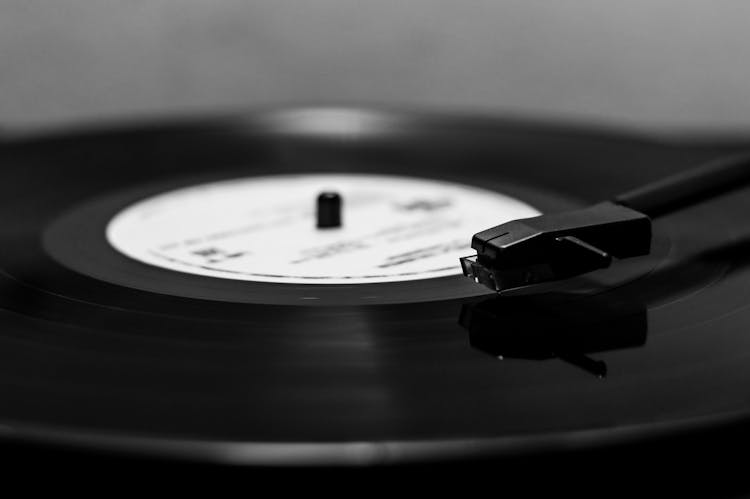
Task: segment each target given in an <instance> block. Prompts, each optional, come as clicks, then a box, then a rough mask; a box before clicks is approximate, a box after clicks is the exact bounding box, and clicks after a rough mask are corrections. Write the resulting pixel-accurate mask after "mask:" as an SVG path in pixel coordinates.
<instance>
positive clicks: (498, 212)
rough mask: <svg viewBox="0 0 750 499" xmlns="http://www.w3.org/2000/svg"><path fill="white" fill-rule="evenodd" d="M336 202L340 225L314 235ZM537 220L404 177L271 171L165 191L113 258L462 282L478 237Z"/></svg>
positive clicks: (498, 198)
mask: <svg viewBox="0 0 750 499" xmlns="http://www.w3.org/2000/svg"><path fill="white" fill-rule="evenodd" d="M324 191H334V192H337V193H339V194H340V195H341V197H342V200H343V203H342V226H341V227H339V228H329V229H318V228H317V227H316V199H317V197H318V194H320V193H321V192H324ZM538 214H539V212H538V211H537V210H536V209H534V208H533V207H531V206H529V205H528V204H526V203H523V202H521V201H519V200H517V199H514V198H512V197H509V196H507V195H504V194H500V193H497V192H493V191H489V190H485V189H480V188H476V187H471V186H467V185H463V184H457V183H451V182H442V181H436V180H428V179H421V178H414V177H401V176H388V175H359V174H351V175H349V174H347V175H345V174H312V175H276V176H267V177H249V178H240V179H234V180H226V181H220V182H213V183H207V184H201V185H196V186H193V187H188V188H183V189H178V190H174V191H170V192H166V193H163V194H160V195H157V196H154V197H151V198H148V199H145V200H142V201H139V202H137V203H135V204H133V205H131V206H129V207H127V208H126V209H124V210H122V211H121V212H120V213H118V214H117V215H116V216H115V217H114V218H113V219H112V220H111V221H110V223H109V225H108V226H107V233H106V236H107V240H108V241H109V243H110V244H111V245H112V246H113V247H114V248H116V249H117V250H118V251H120V252H121V253H124V254H125V255H127V256H129V257H131V258H134V259H135V260H139V261H141V262H144V263H147V264H150V265H155V266H157V267H161V268H164V269H170V270H175V271H178V272H187V273H190V274H196V275H201V276H210V277H218V278H224V279H239V280H245V281H260V282H273V283H292V284H353V283H381V282H397V281H411V280H417V279H430V278H435V277H444V276H451V275H456V274H461V266H460V264H459V260H458V259H459V257H462V256H466V255H469V254H472V253H473V250H472V249H471V237H472V235H473V234H475V233H476V232H479V231H481V230H484V229H487V228H489V227H492V226H494V225H498V224H501V223H504V222H506V221H509V220H512V219H516V218H527V217H532V216H536V215H538Z"/></svg>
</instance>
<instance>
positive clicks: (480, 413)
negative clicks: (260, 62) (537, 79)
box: [0, 108, 750, 480]
mask: <svg viewBox="0 0 750 499" xmlns="http://www.w3.org/2000/svg"><path fill="white" fill-rule="evenodd" d="M749 144H750V139H748V140H744V139H742V138H737V139H732V140H724V141H722V140H717V139H715V138H714V139H703V140H701V139H700V138H699V137H698V138H697V137H691V138H690V139H689V140H688V139H680V138H679V137H674V136H671V137H666V136H648V135H642V134H638V133H635V132H631V131H625V130H615V129H603V128H601V127H594V126H592V127H586V126H581V125H572V124H569V123H545V122H536V121H523V120H507V119H503V118H500V117H493V116H476V115H458V114H437V113H423V112H403V111H387V110H374V109H359V108H293V109H280V110H272V111H258V112H254V113H247V114H242V115H236V116H221V117H208V118H207V117H201V118H200V119H198V118H196V119H181V120H162V121H144V122H130V123H112V124H109V125H103V124H98V125H96V126H91V127H79V128H76V129H60V130H53V131H48V132H45V133H37V134H28V135H17V136H13V135H9V136H8V137H7V139H5V140H4V141H3V142H2V145H1V146H0V163H2V165H3V168H2V171H1V173H0V175H2V182H0V191H1V194H0V205H1V208H0V238H1V239H2V242H1V247H2V248H3V250H2V252H0V259H1V260H0V269H2V274H0V323H1V324H2V328H0V331H1V332H0V344H1V346H0V355H2V361H1V362H0V400H2V401H3V403H2V404H1V405H0V438H2V440H3V446H4V448H5V449H6V456H7V455H13V456H14V458H13V459H14V460H17V459H22V458H19V456H26V459H28V460H33V461H37V460H39V459H41V458H40V456H47V457H48V459H49V460H50V461H52V462H59V459H61V458H60V456H66V457H65V458H63V459H64V460H68V459H72V457H71V456H75V458H76V459H79V460H86V459H93V460H98V459H100V458H102V457H104V458H106V459H110V460H117V459H123V460H138V461H148V462H151V463H154V462H169V463H183V464H186V465H187V464H188V463H194V464H195V463H197V464H202V463H206V464H232V465H239V466H241V467H245V466H247V467H250V468H253V467H263V468H267V467H278V468H282V469H288V468H292V469H299V468H313V469H320V468H326V469H330V468H335V469H350V468H359V467H363V466H364V467H385V468H394V467H402V466H406V467H424V466H443V467H450V468H451V469H453V468H455V467H468V468H472V467H474V466H485V467H489V468H492V469H495V470H497V468H496V467H497V466H500V465H501V466H502V467H503V469H504V470H505V472H504V473H505V474H504V475H503V476H504V477H506V478H507V479H509V480H510V479H512V477H513V476H514V475H513V474H514V473H515V472H517V471H519V470H527V471H528V470H530V469H546V470H548V471H549V470H550V469H562V468H563V467H565V469H570V468H572V467H575V466H578V465H579V464H581V463H583V462H585V463H586V465H585V466H594V467H598V468H596V469H598V470H599V471H601V472H603V471H602V469H604V468H606V469H607V470H608V472H609V473H615V474H616V473H620V472H624V471H623V468H622V466H626V464H624V463H630V466H637V467H638V468H639V469H640V470H641V471H642V472H643V473H649V472H651V473H657V472H655V471H654V467H655V466H657V465H658V463H661V462H663V461H664V460H670V462H677V463H680V466H684V467H685V468H683V469H688V470H689V469H694V468H700V469H703V467H704V466H708V465H709V464H713V465H715V467H720V468H721V469H722V470H724V471H728V470H729V471H731V470H732V469H734V468H732V467H731V466H728V465H727V464H726V462H725V461H721V460H720V459H718V457H719V456H721V455H724V454H725V453H728V452H729V450H728V449H732V448H734V449H737V448H742V447H744V445H745V442H746V440H743V436H744V434H745V432H747V428H748V427H750V426H748V414H750V413H749V412H748V411H749V410H750V399H749V398H748V391H747V387H746V385H747V383H748V382H750V336H749V335H748V333H747V331H748V325H750V308H749V307H748V305H750V267H748V265H747V263H748V262H750V259H749V256H748V255H750V252H748V248H750V243H749V242H748V241H750V239H748V238H750V224H749V223H748V220H747V213H748V211H749V210H750V191H748V189H747V188H744V187H743V186H742V184H741V182H740V180H739V178H740V177H739V176H738V177H736V178H735V177H732V178H730V179H729V180H728V183H730V184H732V187H733V188H732V189H724V190H722V191H721V192H720V193H715V194H716V195H712V196H710V197H708V196H707V195H706V196H703V197H701V198H700V199H697V198H696V199H690V200H689V201H690V202H685V203H683V205H680V206H679V209H676V208H675V209H674V210H669V212H668V213H665V214H662V213H659V216H658V217H652V218H653V220H649V222H650V224H649V226H648V231H649V233H648V242H647V244H646V245H645V246H644V245H643V244H642V243H643V240H642V239H639V241H640V243H637V244H636V243H635V242H634V243H633V247H632V248H630V250H631V251H629V253H630V254H628V255H627V256H628V258H619V257H618V253H617V252H618V251H619V250H621V249H623V247H624V246H627V244H628V243H627V241H635V240H636V239H637V238H639V237H641V236H644V233H643V227H644V226H642V225H641V226H638V228H636V229H633V227H632V226H630V225H628V226H627V227H625V226H617V227H616V228H615V229H613V230H612V231H611V234H609V235H608V238H610V239H613V240H614V242H613V243H612V244H611V246H610V247H607V248H604V249H602V248H601V247H599V246H601V245H599V246H597V244H593V243H592V240H591V238H590V237H589V240H588V241H587V240H586V239H587V237H586V236H585V235H586V234H588V233H583V234H584V235H583V236H581V235H580V234H581V233H576V234H575V235H576V237H575V239H576V241H572V242H571V241H570V240H567V239H566V240H565V241H561V240H560V237H557V239H555V241H557V242H556V243H555V244H557V245H563V246H555V248H563V249H562V250H561V251H562V253H561V254H563V255H564V257H560V258H561V259H563V260H564V261H565V262H566V265H573V264H571V263H570V262H578V264H580V265H579V266H578V267H575V265H573V266H574V267H575V271H574V272H569V273H567V274H566V273H565V272H563V273H562V274H560V267H555V269H556V270H555V269H553V270H554V271H555V272H557V273H558V274H560V275H555V276H553V277H555V278H553V279H548V277H550V272H552V271H550V270H549V268H548V269H547V270H545V271H544V272H547V273H544V272H542V271H541V270H539V268H538V266H537V267H534V271H533V272H531V271H526V273H524V274H523V276H522V277H519V276H521V274H518V273H516V274H513V276H512V279H515V280H514V281H512V282H513V285H512V286H509V288H510V289H500V288H501V287H502V286H499V287H498V289H489V288H488V287H487V286H485V285H482V284H487V282H485V281H487V275H489V274H486V275H484V274H483V275H481V276H480V274H479V273H478V272H480V271H481V268H479V267H474V268H472V267H471V264H466V261H465V262H464V263H465V265H464V266H463V268H462V265H461V261H460V258H462V257H467V256H468V255H470V254H472V253H475V252H476V246H475V248H474V249H472V247H471V246H472V237H473V236H474V235H475V234H480V233H481V232H482V231H483V230H485V229H488V228H490V227H494V226H498V225H501V224H504V223H510V222H512V221H516V220H526V219H529V218H532V217H543V216H550V215H553V214H559V213H571V212H576V210H582V209H586V207H589V206H591V205H594V204H595V203H598V202H601V201H604V200H607V199H612V198H613V197H614V196H617V195H618V194H620V193H622V192H628V191H631V190H632V189H636V188H638V187H640V186H642V185H653V184H651V183H652V182H654V181H658V180H660V179H663V178H670V176H673V175H675V174H680V173H681V172H685V171H687V170H689V169H691V168H694V167H698V166H699V165H702V164H705V163H707V162H709V163H710V162H711V161H714V160H716V159H717V158H722V157H737V156H736V155H737V154H738V153H741V152H742V151H744V150H745V149H746V148H747V147H748V145H749ZM736 172H739V170H738V169H735V173H736ZM672 178H674V177H672ZM726 183H727V182H725V184H726ZM698 184H700V185H706V180H705V179H701V180H700V182H698ZM725 187H726V186H725ZM725 191H726V192H725ZM631 192H636V193H638V192H640V191H631ZM660 192H661V194H660V196H657V197H658V199H663V194H664V191H663V190H662V191H660ZM652 197H653V196H652ZM629 199H631V200H632V199H636V198H633V197H631V198H629ZM637 199H640V200H643V199H646V198H644V197H641V198H637ZM639 220H640V219H639ZM633 230H634V231H635V232H633ZM638 231H640V232H638ZM634 234H635V235H634ZM568 236H570V234H563V235H562V236H561V237H563V239H565V238H566V237H568ZM579 236H580V237H579ZM631 236H632V238H631ZM495 237H498V236H497V234H495V235H493V236H492V238H495ZM571 237H572V236H571ZM492 238H490V239H492ZM594 242H596V241H594ZM579 243H583V244H584V246H581V245H580V244H579ZM550 244H551V243H550ZM568 244H572V246H569V245H568ZM639 244H640V246H639ZM592 248H593V249H592ZM533 251H536V250H533ZM545 251H547V250H545ZM597 251H598V252H597ZM531 252H532V250H529V249H522V250H521V251H520V254H522V255H523V258H526V256H528V255H530V254H531ZM545 254H548V253H545ZM613 254H614V257H616V258H615V260H616V261H615V263H613V260H612V255H613ZM620 256H621V255H620ZM605 260H606V262H605ZM473 261H474V262H476V260H473ZM605 263H606V264H605ZM467 265H468V266H467ZM568 268H569V267H566V269H568ZM490 270H491V269H490ZM527 270H528V269H527ZM472 272H475V274H472ZM467 273H468V274H469V276H470V277H473V279H467V278H466V275H464V274H467ZM490 273H491V271H490ZM540 276H542V277H544V278H541V277H540ZM480 277H482V278H481V279H480ZM492 279H496V278H495V276H494V275H493V276H492ZM519 279H520V280H519ZM480 280H481V281H483V282H480V283H477V282H474V281H480ZM537 281H538V282H537ZM491 282H492V283H495V284H497V281H496V280H491ZM504 282H506V283H507V282H509V281H504ZM490 287H491V286H490ZM498 291H502V292H501V293H498ZM603 456H604V457H603ZM634 456H637V459H638V463H639V464H638V465H634V464H633V462H632V459H633V458H634ZM709 457H710V459H709ZM707 461H711V463H708V462H707ZM719 462H721V463H722V464H717V463H719ZM614 463H617V464H616V465H615V464H614ZM691 467H692V468H691ZM588 469H591V468H588ZM649 469H650V470H651V471H647V470H649ZM495 472H497V471H495Z"/></svg>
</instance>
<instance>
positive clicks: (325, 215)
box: [317, 191, 341, 229]
mask: <svg viewBox="0 0 750 499" xmlns="http://www.w3.org/2000/svg"><path fill="white" fill-rule="evenodd" d="M317 220H318V224H317V225H318V228H319V229H332V228H336V227H341V195H340V194H339V193H337V192H331V191H326V192H321V193H320V194H319V195H318V209H317Z"/></svg>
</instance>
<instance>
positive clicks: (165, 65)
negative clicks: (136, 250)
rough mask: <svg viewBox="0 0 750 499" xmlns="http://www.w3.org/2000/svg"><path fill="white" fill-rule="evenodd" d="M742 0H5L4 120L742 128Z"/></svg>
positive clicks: (748, 105) (0, 38)
mask: <svg viewBox="0 0 750 499" xmlns="http://www.w3.org/2000/svg"><path fill="white" fill-rule="evenodd" d="M749 55H750V2H748V1H747V0H736V1H725V0H706V1H696V0H630V1H628V2H622V1H617V2H616V1H610V0H575V1H573V0H544V1H542V0H539V1H535V0H518V1H516V0H378V1H369V2H366V1H364V0H361V1H355V0H348V1H347V0H299V1H296V0H254V1H253V0H245V1H240V0H211V1H209V0H2V2H1V3H0V127H2V126H19V127H20V126H38V125H46V126H48V125H57V124H64V123H69V122H80V121H92V120H93V121H96V120H100V119H107V120H111V119H118V118H121V117H128V118H132V117H140V116H143V117H146V116H153V115H161V114H170V115H175V114H176V115H180V114H186V113H188V114H195V113H200V112H203V111H212V112H213V111H238V110H245V109H253V108H255V107H268V106H273V105H288V104H351V103H357V104H385V105H388V106H395V107H400V106H405V107H407V108H414V107H419V108H425V107H426V108H439V109H448V110H468V111H474V110H479V111H482V112H495V113H498V114H510V115H528V116H532V117H553V118H556V119H560V118H563V119H572V120H577V121H593V122H604V123H611V124H617V125H625V126H637V127H647V128H648V127H656V128H663V127H668V128H689V129H705V128H709V129H710V128H714V129H736V130H747V129H750V57H749Z"/></svg>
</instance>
